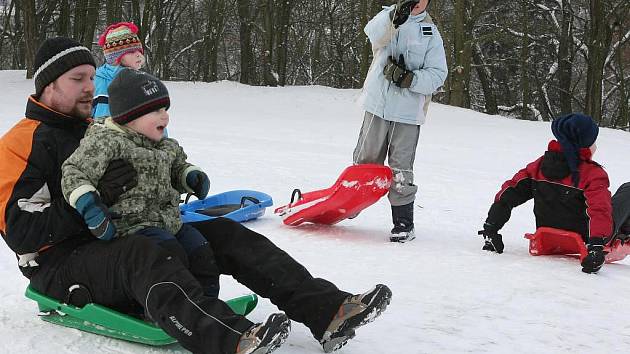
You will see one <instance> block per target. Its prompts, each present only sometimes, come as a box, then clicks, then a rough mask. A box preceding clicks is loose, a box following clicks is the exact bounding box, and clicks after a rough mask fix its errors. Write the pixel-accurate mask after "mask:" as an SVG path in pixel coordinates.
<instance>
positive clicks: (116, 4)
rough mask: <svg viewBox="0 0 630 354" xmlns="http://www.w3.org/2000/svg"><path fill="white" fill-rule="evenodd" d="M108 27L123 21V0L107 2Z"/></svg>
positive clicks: (109, 0)
mask: <svg viewBox="0 0 630 354" xmlns="http://www.w3.org/2000/svg"><path fill="white" fill-rule="evenodd" d="M105 8H106V15H105V17H106V19H107V25H108V26H109V25H111V24H112V23H116V22H121V21H122V20H123V18H122V17H123V16H122V11H123V2H122V0H107V2H106V3H105Z"/></svg>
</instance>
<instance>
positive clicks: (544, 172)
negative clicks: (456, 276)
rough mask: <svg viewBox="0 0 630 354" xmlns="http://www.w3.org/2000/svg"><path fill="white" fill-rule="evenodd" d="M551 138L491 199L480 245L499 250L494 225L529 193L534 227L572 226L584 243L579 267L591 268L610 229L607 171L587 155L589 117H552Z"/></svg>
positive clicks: (591, 145)
mask: <svg viewBox="0 0 630 354" xmlns="http://www.w3.org/2000/svg"><path fill="white" fill-rule="evenodd" d="M551 130H552V132H553V135H554V136H555V137H556V139H557V140H552V141H551V142H550V143H549V148H548V150H547V151H546V152H545V154H544V156H542V157H540V158H539V159H537V160H536V161H534V162H532V163H530V164H528V165H527V167H525V168H524V169H522V170H520V171H518V172H517V173H516V175H514V177H513V178H512V179H510V180H509V181H507V182H505V183H504V184H503V186H502V187H501V190H500V191H499V193H497V195H496V197H495V198H494V203H493V204H492V206H491V207H490V211H489V212H488V218H487V219H486V222H485V223H484V225H483V230H482V231H479V234H480V235H483V236H484V239H485V244H484V246H483V249H484V250H487V251H492V252H497V253H503V248H504V245H503V241H502V238H501V235H500V234H499V233H498V232H499V230H500V229H501V228H502V227H503V225H505V223H506V222H507V221H508V220H509V218H510V214H511V211H512V208H514V207H517V206H519V205H521V204H523V203H525V202H526V201H528V200H529V199H532V198H534V214H535V216H536V227H543V226H546V227H553V228H557V229H563V230H568V231H573V232H576V233H578V234H580V235H581V236H582V239H583V240H584V242H585V243H586V244H587V248H588V255H587V256H586V257H585V258H584V260H583V261H582V271H583V272H585V273H595V272H597V271H598V270H599V269H600V268H601V267H602V265H603V264H604V256H605V254H604V245H605V242H606V238H607V237H609V236H610V235H611V233H612V228H613V221H612V204H611V197H610V191H609V190H608V187H609V182H608V174H607V173H606V171H604V169H603V167H602V166H601V165H599V164H598V163H597V162H595V161H593V160H592V156H593V154H594V153H595V150H596V145H595V140H596V139H597V134H598V132H599V128H598V127H597V124H596V123H595V122H594V121H593V119H592V118H591V117H589V116H586V115H583V114H579V113H573V114H569V115H567V116H563V117H560V118H558V119H556V120H554V121H553V123H552V124H551Z"/></svg>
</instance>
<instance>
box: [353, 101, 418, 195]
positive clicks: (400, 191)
mask: <svg viewBox="0 0 630 354" xmlns="http://www.w3.org/2000/svg"><path fill="white" fill-rule="evenodd" d="M419 137H420V126H419V125H415V124H405V123H398V122H390V121H387V120H385V119H383V118H380V117H378V116H376V115H374V114H372V113H370V112H365V117H364V118H363V126H362V127H361V132H360V133H359V139H358V141H357V146H356V148H355V149H354V154H353V162H354V164H364V163H375V164H380V165H383V164H384V163H385V157H387V158H388V163H389V167H391V169H392V171H393V172H394V181H393V183H392V186H391V187H390V188H389V194H388V198H389V202H390V203H391V205H392V206H400V205H407V204H409V203H411V202H413V201H414V200H415V199H416V192H417V191H418V186H416V185H415V184H414V183H413V162H414V160H415V158H416V147H417V146H418V138H419Z"/></svg>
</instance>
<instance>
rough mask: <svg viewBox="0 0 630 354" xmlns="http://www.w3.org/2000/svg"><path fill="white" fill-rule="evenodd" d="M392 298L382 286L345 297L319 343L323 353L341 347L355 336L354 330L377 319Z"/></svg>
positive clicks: (387, 289) (385, 287) (389, 292)
mask: <svg viewBox="0 0 630 354" xmlns="http://www.w3.org/2000/svg"><path fill="white" fill-rule="evenodd" d="M391 298H392V291H391V290H389V288H388V287H387V286H385V285H383V284H378V285H377V286H376V287H374V289H372V290H370V291H368V292H365V293H363V294H358V295H352V296H349V297H347V298H346V299H345V300H344V301H343V303H341V306H339V310H338V311H337V313H336V314H335V317H333V319H332V321H331V322H330V325H328V328H327V329H326V331H325V332H324V336H323V337H322V339H321V340H320V341H319V342H320V343H321V345H322V347H323V348H324V352H326V353H330V352H333V351H335V350H337V349H339V348H341V347H343V346H344V345H345V344H346V342H348V340H350V339H352V338H353V337H354V335H355V333H354V330H355V329H357V328H359V327H361V326H363V325H365V324H368V323H370V322H372V321H374V319H376V317H378V316H379V315H380V314H381V313H382V312H383V311H385V308H386V307H387V305H389V302H390V301H391Z"/></svg>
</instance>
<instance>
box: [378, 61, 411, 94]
mask: <svg viewBox="0 0 630 354" xmlns="http://www.w3.org/2000/svg"><path fill="white" fill-rule="evenodd" d="M383 75H385V78H386V79H387V80H388V81H391V82H393V83H394V84H395V85H396V86H398V87H400V88H409V87H411V83H412V82H413V78H414V73H413V71H411V70H407V66H406V65H405V57H404V56H403V55H402V54H400V56H399V57H398V61H396V60H394V59H393V58H392V57H389V58H387V65H385V68H383Z"/></svg>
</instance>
